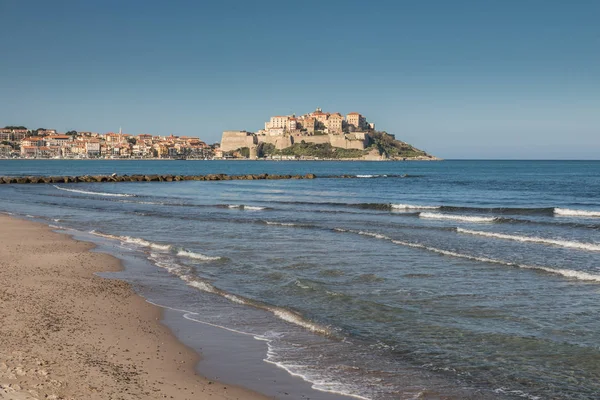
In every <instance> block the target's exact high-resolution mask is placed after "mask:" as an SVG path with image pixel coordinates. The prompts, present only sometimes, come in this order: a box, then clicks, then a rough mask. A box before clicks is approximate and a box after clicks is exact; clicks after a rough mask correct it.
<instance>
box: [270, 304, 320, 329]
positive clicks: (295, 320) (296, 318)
mask: <svg viewBox="0 0 600 400" xmlns="http://www.w3.org/2000/svg"><path fill="white" fill-rule="evenodd" d="M268 309H269V311H271V312H272V313H273V314H274V315H275V316H276V317H278V318H279V319H282V320H284V321H286V322H290V323H292V324H295V325H298V326H301V327H303V328H305V329H308V330H309V331H311V332H316V333H321V334H324V335H329V333H330V332H329V330H328V329H327V328H323V327H321V326H319V325H317V324H313V323H312V322H309V321H306V320H305V319H303V318H302V317H301V316H300V315H298V314H296V313H294V312H292V311H288V310H284V309H282V308H278V307H269V308H268Z"/></svg>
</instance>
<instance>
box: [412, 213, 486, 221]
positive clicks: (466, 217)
mask: <svg viewBox="0 0 600 400" xmlns="http://www.w3.org/2000/svg"><path fill="white" fill-rule="evenodd" d="M419 217H420V218H427V219H447V220H453V221H463V222H494V221H496V220H497V219H496V218H495V217H477V216H474V215H450V214H441V213H432V212H422V213H419Z"/></svg>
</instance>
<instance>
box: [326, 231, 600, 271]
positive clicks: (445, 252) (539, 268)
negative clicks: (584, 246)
mask: <svg viewBox="0 0 600 400" xmlns="http://www.w3.org/2000/svg"><path fill="white" fill-rule="evenodd" d="M458 229H460V228H458ZM464 230H466V229H464ZM464 230H463V231H464ZM334 231H336V232H347V233H355V234H358V235H363V236H370V237H374V238H376V239H382V240H388V241H390V242H391V243H394V244H397V245H400V246H405V247H412V248H416V249H423V250H427V251H431V252H433V253H437V254H441V255H444V256H449V257H456V258H463V259H467V260H472V261H479V262H485V263H491V264H500V265H505V266H508V267H515V268H521V269H531V270H537V271H544V272H548V273H551V274H555V275H562V276H564V277H567V278H573V279H579V280H582V281H591V282H600V275H598V274H591V273H588V272H584V271H575V270H571V269H564V268H552V267H545V266H537V265H525V264H517V263H513V262H509V261H503V260H498V259H494V258H489V257H480V256H473V255H469V254H462V253H457V252H454V251H449V250H443V249H439V248H437V247H432V246H427V245H424V244H421V243H412V242H405V241H403V240H395V239H391V238H389V237H387V236H385V235H382V234H379V233H373V232H364V231H355V230H349V229H342V228H335V229H334ZM473 232H477V231H473ZM485 233H487V232H485Z"/></svg>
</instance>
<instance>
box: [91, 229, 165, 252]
mask: <svg viewBox="0 0 600 400" xmlns="http://www.w3.org/2000/svg"><path fill="white" fill-rule="evenodd" d="M90 233H91V234H92V235H96V236H100V237H103V238H106V239H113V240H119V241H121V242H124V243H131V244H135V245H138V246H142V247H150V248H152V249H157V250H163V251H167V250H170V249H171V245H168V244H159V243H153V242H149V241H147V240H145V239H141V238H136V237H131V236H114V235H109V234H106V233H100V232H96V231H95V230H92V231H90Z"/></svg>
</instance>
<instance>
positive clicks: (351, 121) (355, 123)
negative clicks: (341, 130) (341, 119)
mask: <svg viewBox="0 0 600 400" xmlns="http://www.w3.org/2000/svg"><path fill="white" fill-rule="evenodd" d="M346 123H347V124H348V126H349V127H352V128H353V130H361V129H365V128H366V127H367V119H366V118H365V117H363V116H362V115H361V114H359V113H357V112H351V113H350V114H348V115H346Z"/></svg>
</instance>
